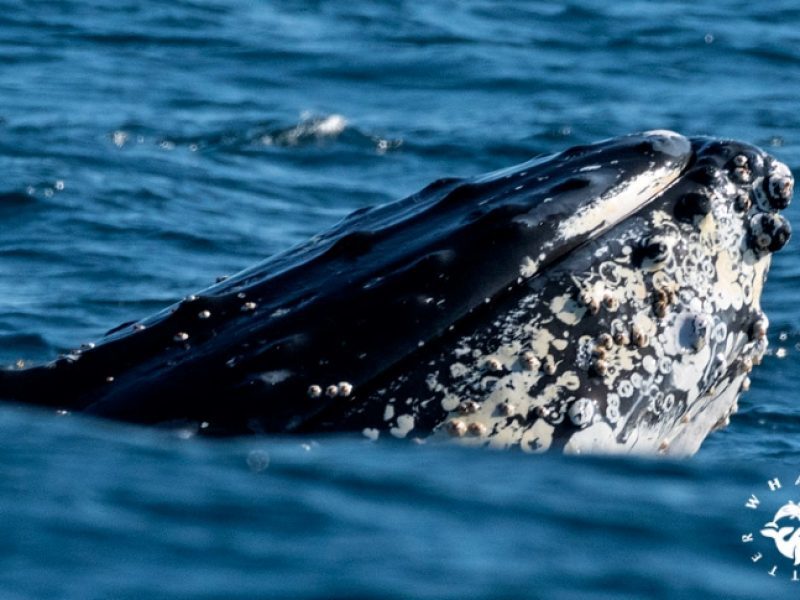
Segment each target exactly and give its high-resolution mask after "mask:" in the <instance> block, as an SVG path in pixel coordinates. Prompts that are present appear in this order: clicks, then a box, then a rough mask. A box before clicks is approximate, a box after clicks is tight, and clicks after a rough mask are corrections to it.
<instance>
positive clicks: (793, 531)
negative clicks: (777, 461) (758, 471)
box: [742, 477, 800, 581]
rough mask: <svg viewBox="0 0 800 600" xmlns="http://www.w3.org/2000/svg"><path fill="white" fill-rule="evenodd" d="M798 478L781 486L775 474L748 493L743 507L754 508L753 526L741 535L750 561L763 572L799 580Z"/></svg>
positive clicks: (799, 506) (799, 510) (799, 492)
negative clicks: (790, 484) (758, 487)
mask: <svg viewBox="0 0 800 600" xmlns="http://www.w3.org/2000/svg"><path fill="white" fill-rule="evenodd" d="M797 486H800V477H798V478H797V480H796V481H795V482H794V485H793V486H790V487H788V488H784V486H783V484H782V483H781V480H780V479H779V478H777V477H775V478H774V479H769V480H768V481H767V482H766V485H765V486H764V489H763V490H761V491H759V492H756V493H753V494H750V497H749V498H747V500H746V501H745V503H744V506H745V508H748V509H750V510H752V511H754V512H755V513H756V514H757V515H758V517H757V519H758V520H757V523H758V524H757V526H756V527H754V528H753V531H749V532H747V533H744V534H742V543H743V544H745V545H746V546H747V547H748V550H749V552H750V560H751V561H752V562H753V563H754V564H757V565H761V566H763V567H764V568H765V570H766V573H767V575H771V576H772V577H779V576H781V575H783V576H785V577H787V578H788V579H790V580H791V581H800V502H798V497H800V487H797Z"/></svg>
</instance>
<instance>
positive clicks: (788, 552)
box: [760, 500, 800, 566]
mask: <svg viewBox="0 0 800 600" xmlns="http://www.w3.org/2000/svg"><path fill="white" fill-rule="evenodd" d="M783 519H788V520H789V521H790V522H791V521H800V504H795V503H794V502H792V501H791V500H789V502H787V503H786V504H784V505H783V506H781V507H780V508H779V509H778V512H776V513H775V516H774V517H773V518H772V521H769V522H768V523H764V529H762V530H761V532H760V533H761V535H763V536H764V537H766V538H770V539H772V541H773V542H775V547H776V548H777V549H778V552H780V553H781V554H782V555H783V556H785V557H786V558H790V559H792V560H793V561H794V564H795V566H797V565H800V527H798V526H796V525H791V523H790V524H789V525H788V526H787V525H784V526H781V525H779V521H781V520H783ZM797 525H800V523H798V524H797Z"/></svg>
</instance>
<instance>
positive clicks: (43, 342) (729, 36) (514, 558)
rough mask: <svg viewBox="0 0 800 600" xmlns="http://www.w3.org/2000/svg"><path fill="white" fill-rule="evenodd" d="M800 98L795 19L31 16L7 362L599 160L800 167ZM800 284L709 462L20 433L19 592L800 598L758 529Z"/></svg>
mask: <svg viewBox="0 0 800 600" xmlns="http://www.w3.org/2000/svg"><path fill="white" fill-rule="evenodd" d="M798 98H800V7H798V5H797V3H796V2H790V1H788V0H777V1H773V2H764V3H757V2H741V1H732V2H725V3H721V2H717V1H712V0H695V1H694V2H675V1H665V2H637V1H631V2H614V3H612V2H606V1H600V0H593V1H587V2H521V1H520V2H512V1H489V0H459V1H458V2H456V1H447V0H433V1H430V2H404V1H397V2H389V1H388V0H386V1H379V0H351V1H347V2H342V1H334V0H328V1H326V0H316V1H314V0H283V1H281V2H258V1H255V0H208V1H200V0H171V1H170V2H156V1H151V0H116V1H114V2H111V1H108V0H106V1H98V0H81V1H70V0H58V1H56V0H51V1H36V2H27V1H14V0H0V362H2V363H4V364H10V363H13V362H15V361H17V360H18V359H23V360H25V361H28V362H37V361H44V360H47V359H49V358H52V357H53V356H55V355H56V354H57V353H59V352H61V351H64V350H66V349H68V348H71V347H74V346H75V345H76V344H78V343H80V342H82V341H87V340H91V339H94V338H97V337H99V336H100V335H101V334H102V333H103V332H104V331H106V330H107V329H109V328H110V327H112V326H114V325H116V324H118V323H121V322H123V321H127V320H131V319H136V318H139V317H141V316H143V315H146V314H148V313H150V312H153V311H156V310H157V309H160V308H162V307H163V306H165V305H167V304H169V303H171V302H173V301H175V300H176V299H179V298H181V297H183V296H185V295H186V294H187V293H189V292H192V291H194V290H196V289H200V288H202V287H204V286H206V285H207V284H208V283H210V282H211V281H213V279H214V277H215V276H217V275H221V274H226V273H232V272H235V271H237V270H239V269H241V268H244V267H246V266H248V265H250V264H252V263H254V262H256V261H259V260H261V259H262V258H264V257H265V256H267V255H269V254H272V253H274V252H277V251H280V250H283V249H286V248H287V247H289V246H291V245H293V244H295V243H297V242H300V241H302V240H304V239H305V238H307V237H309V236H310V235H312V234H314V233H316V232H318V231H319V230H322V229H324V228H326V227H328V226H330V225H332V224H333V223H335V222H336V221H337V220H338V219H340V218H341V217H343V216H344V215H346V214H348V213H349V212H350V211H352V210H354V209H356V208H359V207H362V206H366V205H371V204H376V203H383V202H387V201H390V200H393V199H397V198H400V197H402V196H405V195H407V194H409V193H411V192H414V191H416V190H417V189H419V188H421V187H422V186H424V185H425V184H427V183H429V182H430V181H432V180H434V179H436V178H439V177H442V176H445V175H470V174H476V173H480V172H484V171H488V170H492V169H496V168H500V167H503V166H507V165H510V164H513V163H516V162H521V161H523V160H526V159H528V158H530V157H531V156H533V155H536V154H539V153H543V152H553V151H558V150H561V149H564V148H565V147H567V146H570V145H574V144H579V143H584V142H591V141H594V140H597V139H601V138H605V137H611V136H616V135H620V134H624V133H628V132H632V131H637V130H645V129H652V128H670V129H675V130H677V131H680V132H682V133H684V134H692V135H695V134H711V135H716V136H723V137H734V138H739V139H743V140H745V141H748V142H752V143H755V144H758V145H760V146H762V147H764V148H765V149H767V150H768V151H770V152H772V153H773V154H774V155H775V156H777V157H778V158H779V159H781V160H783V161H785V162H786V163H787V164H788V165H789V166H790V167H791V168H792V169H793V170H794V171H795V173H800V117H798ZM796 206H797V205H795V206H793V207H791V208H790V209H789V210H788V211H787V215H788V217H789V219H790V220H791V221H792V222H793V223H794V225H795V229H797V228H798V227H800V221H798V213H797V209H796ZM798 258H799V257H798V245H797V243H795V242H792V243H790V244H789V245H788V247H787V248H785V249H784V250H783V251H782V252H781V253H779V254H778V255H776V257H775V260H774V264H773V267H772V270H771V272H770V278H769V282H768V285H767V287H766V290H765V293H764V298H763V304H764V307H765V309H766V311H767V313H768V314H769V316H770V318H771V328H770V335H769V338H770V348H771V351H770V354H769V355H768V356H767V357H766V359H765V360H764V364H763V365H762V366H761V367H759V368H757V370H756V371H755V372H754V375H753V385H752V390H751V391H750V392H749V393H747V394H746V395H745V396H744V397H743V398H742V401H741V403H740V404H741V411H740V412H739V413H738V414H737V415H735V416H734V418H733V420H732V422H731V425H730V427H728V428H727V429H726V430H724V431H721V432H718V433H715V434H713V435H712V436H711V437H710V438H709V439H708V440H707V442H706V444H705V445H704V446H703V448H702V450H701V451H700V453H699V454H698V455H697V456H696V457H694V458H692V459H691V460H685V461H677V462H676V461H664V460H641V459H635V460H634V459H600V458H581V459H576V458H564V457H557V456H547V457H532V456H527V455H523V454H521V453H495V452H478V451H474V450H465V449H459V448H443V447H429V446H416V445H413V444H409V443H406V444H400V443H396V444H392V443H381V444H370V443H367V442H366V441H363V440H357V439H352V438H316V439H292V438H246V439H233V440H225V441H208V440H198V439H183V437H182V436H181V435H180V433H179V432H178V433H177V434H176V433H175V432H165V431H159V430H147V429H141V428H137V427H131V426H126V425H120V424H114V423H107V422H98V421H94V420H90V419H86V418H81V417H77V416H66V417H63V416H57V415H53V414H49V413H46V412H43V411H38V410H31V409H22V408H18V407H14V406H0V598H2V599H5V598H8V599H29V598H37V599H38V598H70V599H72V598H74V599H88V598H104V599H105V598H109V599H112V598H113V599H122V598H131V599H138V598H209V599H210V598H432V599H433V598H436V599H439V598H459V599H461V598H625V597H631V598H635V597H654V598H672V597H691V598H698V597H708V598H756V597H763V598H780V597H788V596H789V595H796V594H797V590H798V589H800V582H792V581H791V572H792V561H791V560H789V559H786V558H784V557H782V556H780V555H778V554H777V553H776V552H775V550H774V548H769V547H768V546H766V545H764V544H761V545H759V542H758V540H756V541H755V542H752V543H744V542H743V541H742V535H744V534H746V533H748V532H757V531H758V529H759V527H761V526H763V524H764V522H765V521H766V520H768V519H767V518H768V517H771V514H772V513H770V514H766V513H764V514H762V513H761V512H759V510H757V509H750V508H747V507H746V506H745V502H746V501H747V499H748V498H749V496H750V494H756V495H757V497H759V498H760V500H761V501H762V503H763V504H762V506H764V507H766V506H767V504H768V500H770V499H772V498H773V497H777V496H775V495H776V494H784V496H782V497H783V498H784V499H787V498H788V499H794V500H798V499H800V487H797V486H794V485H793V484H794V482H795V480H796V479H797V477H798V475H800V435H798V434H799V433H800V410H799V408H800V407H799V406H798V405H799V404H800V398H798V393H797V390H798V387H800V364H798V362H799V361H800V306H798V304H796V301H797V299H798V296H797V292H796V289H797V285H798V281H800V263H799V262H798ZM775 477H779V478H780V481H781V483H782V487H781V488H780V489H778V490H776V491H775V492H771V491H770V488H769V487H768V486H767V481H768V480H771V479H773V478H775ZM795 490H796V491H795ZM773 510H774V507H773ZM762 512H763V511H762ZM759 552H761V553H762V555H763V558H762V559H759V560H758V561H757V562H753V559H752V558H751V557H752V556H757V555H758V553H759ZM773 565H777V567H778V569H777V571H776V572H775V574H774V575H773V576H770V574H769V573H768V571H769V570H770V569H771V568H772V566H773Z"/></svg>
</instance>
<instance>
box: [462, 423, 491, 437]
mask: <svg viewBox="0 0 800 600" xmlns="http://www.w3.org/2000/svg"><path fill="white" fill-rule="evenodd" d="M467 431H468V432H469V434H470V435H473V436H476V437H483V436H484V435H486V425H484V424H483V423H478V422H475V423H470V424H469V426H468V427H467Z"/></svg>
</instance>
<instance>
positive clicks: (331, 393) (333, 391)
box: [325, 384, 339, 398]
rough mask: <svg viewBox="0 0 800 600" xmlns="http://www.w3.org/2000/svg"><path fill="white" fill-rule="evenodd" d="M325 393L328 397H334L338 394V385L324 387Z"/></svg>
mask: <svg viewBox="0 0 800 600" xmlns="http://www.w3.org/2000/svg"><path fill="white" fill-rule="evenodd" d="M325 395H326V396H327V397H328V398H336V396H338V395H339V386H338V385H333V384H331V385H329V386H328V387H326V388H325Z"/></svg>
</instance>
